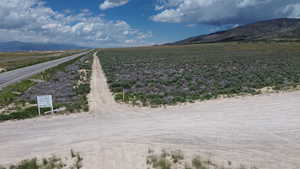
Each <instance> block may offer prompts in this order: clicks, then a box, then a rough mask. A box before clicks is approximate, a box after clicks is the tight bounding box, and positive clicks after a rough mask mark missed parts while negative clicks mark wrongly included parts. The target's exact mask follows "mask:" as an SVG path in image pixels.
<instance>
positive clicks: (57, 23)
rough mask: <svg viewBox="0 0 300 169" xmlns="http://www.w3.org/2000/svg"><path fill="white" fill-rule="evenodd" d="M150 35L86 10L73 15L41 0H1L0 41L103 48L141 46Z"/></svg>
mask: <svg viewBox="0 0 300 169" xmlns="http://www.w3.org/2000/svg"><path fill="white" fill-rule="evenodd" d="M124 32H127V33H124ZM151 35H152V34H149V33H148V32H142V31H139V30H137V29H134V28H132V27H131V26H130V25H129V24H128V23H126V22H125V21H109V20H105V19H103V17H102V16H101V15H93V14H92V13H91V12H90V11H89V10H88V9H83V10H81V12H80V13H77V14H74V13H66V12H57V11H54V10H52V9H51V8H50V7H47V6H46V5H45V3H44V2H43V0H1V1H0V41H11V40H17V41H29V42H55V43H73V44H77V45H82V46H92V47H106V46H123V45H128V43H126V40H133V41H132V42H135V43H132V44H130V45H142V44H145V43H147V42H146V39H147V38H149V37H151ZM142 36H143V37H144V38H141V37H142Z"/></svg>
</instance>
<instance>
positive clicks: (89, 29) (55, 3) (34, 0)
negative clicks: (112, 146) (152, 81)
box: [0, 0, 300, 48]
mask: <svg viewBox="0 0 300 169" xmlns="http://www.w3.org/2000/svg"><path fill="white" fill-rule="evenodd" d="M274 18H300V1H299V0H85V1H83V0H1V1H0V41H2V42H4V41H23V42H44V43H50V42H51V43H65V44H76V45H80V46H86V47H100V48H103V47H127V46H143V45H153V44H162V43H167V42H173V41H177V40H182V39H185V38H187V37H191V36H196V35H200V34H207V33H212V32H216V31H220V30H224V29H229V28H232V27H236V26H239V25H243V24H248V23H253V22H256V21H260V20H268V19H274Z"/></svg>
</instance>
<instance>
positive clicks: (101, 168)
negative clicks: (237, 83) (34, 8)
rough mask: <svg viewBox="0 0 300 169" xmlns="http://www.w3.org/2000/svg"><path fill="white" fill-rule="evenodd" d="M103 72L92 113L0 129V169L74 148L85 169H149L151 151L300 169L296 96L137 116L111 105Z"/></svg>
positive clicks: (95, 80) (97, 73)
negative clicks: (3, 165)
mask: <svg viewBox="0 0 300 169" xmlns="http://www.w3.org/2000/svg"><path fill="white" fill-rule="evenodd" d="M100 68H101V66H100V65H99V60H98V59H97V58H96V57H95V62H94V65H93V70H94V71H93V75H92V84H91V86H92V91H93V92H96V93H93V92H92V94H91V95H90V98H89V100H90V102H92V103H91V106H92V111H93V112H91V113H83V114H73V115H68V116H50V117H42V118H37V119H30V120H24V121H17V122H14V121H10V122H5V123H0V164H8V163H13V162H16V161H19V160H22V159H24V158H31V157H36V156H49V155H51V154H52V153H54V154H58V155H61V156H65V155H67V154H68V153H69V151H70V149H74V150H75V151H79V152H81V154H82V155H83V158H84V168H85V169H146V164H145V158H146V155H147V151H148V149H149V148H151V149H154V150H159V149H181V150H183V151H184V153H185V154H187V155H190V156H192V155H194V154H200V155H202V156H204V157H209V158H210V159H211V160H213V161H217V162H219V163H220V164H226V163H227V161H232V163H233V165H234V166H239V165H240V164H245V165H246V166H257V167H259V168H261V169H283V168H284V169H299V168H300V104H299V101H300V92H299V91H298V92H291V93H277V94H269V95H260V96H253V97H250V96H249V97H240V98H230V99H221V100H212V101H206V102H201V103H194V104H187V105H182V106H174V107H168V108H167V109H164V108H158V109H148V108H143V109H138V108H132V107H129V106H126V105H119V104H117V103H114V102H113V101H112V100H111V98H110V97H111V95H110V93H109V90H108V89H107V87H105V86H106V84H105V83H104V82H105V77H104V75H103V72H102V71H101V69H100ZM97 84H98V85H97ZM100 91H101V92H102V94H99V93H98V92H100ZM97 93H98V94H97ZM103 96H105V97H103ZM99 97H102V98H99ZM99 100H100V101H99ZM122 107H123V108H124V109H123V110H122V109H121V108H122Z"/></svg>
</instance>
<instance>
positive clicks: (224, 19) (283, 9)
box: [151, 0, 300, 25]
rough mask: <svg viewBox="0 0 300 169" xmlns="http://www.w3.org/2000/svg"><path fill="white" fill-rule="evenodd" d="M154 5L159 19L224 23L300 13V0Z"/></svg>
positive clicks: (183, 0) (189, 0) (184, 0)
mask: <svg viewBox="0 0 300 169" xmlns="http://www.w3.org/2000/svg"><path fill="white" fill-rule="evenodd" d="M155 6H156V8H155V9H156V10H157V11H159V12H158V13H157V14H156V15H154V16H152V17H151V19H152V20H153V21H156V22H170V23H204V24H212V25H223V24H244V23H249V22H254V21H258V20H266V19H272V18H282V17H300V3H299V0H157V4H156V5H155ZM158 7H159V8H158ZM158 9H159V10H158Z"/></svg>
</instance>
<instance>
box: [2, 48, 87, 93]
mask: <svg viewBox="0 0 300 169" xmlns="http://www.w3.org/2000/svg"><path fill="white" fill-rule="evenodd" d="M87 53H88V52H83V53H79V54H75V55H72V56H68V57H64V58H61V59H57V60H52V61H49V62H44V63H40V64H36V65H32V66H28V67H24V68H20V69H16V70H12V71H9V72H4V73H0V90H1V89H2V88H3V87H6V86H8V85H10V84H13V83H16V82H19V81H21V80H24V79H26V78H29V77H31V76H33V75H35V74H38V73H40V72H43V71H45V70H47V69H49V68H52V67H55V66H57V65H60V64H62V63H65V62H68V61H70V60H72V59H75V58H77V57H80V56H82V55H85V54H87Z"/></svg>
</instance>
